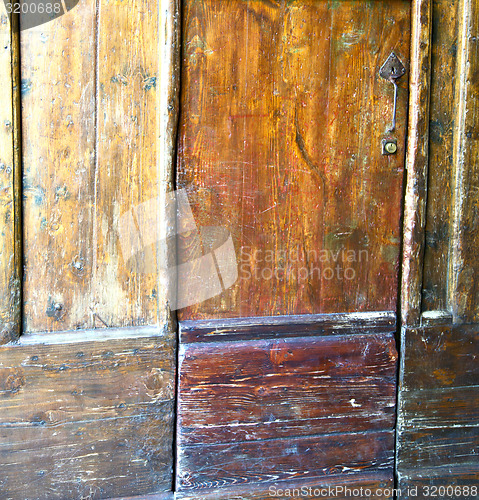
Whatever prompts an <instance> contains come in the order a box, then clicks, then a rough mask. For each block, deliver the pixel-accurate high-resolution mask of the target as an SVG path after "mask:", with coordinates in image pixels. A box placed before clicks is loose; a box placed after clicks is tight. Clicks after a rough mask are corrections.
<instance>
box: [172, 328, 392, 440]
mask: <svg viewBox="0 0 479 500" xmlns="http://www.w3.org/2000/svg"><path fill="white" fill-rule="evenodd" d="M396 359H397V354H396V349H395V341H394V335H393V334H388V335H357V336H348V337H323V338H311V337H307V338H290V339H281V340H258V341H249V342H218V343H213V344H203V343H200V344H186V345H182V346H181V347H180V354H179V368H178V369H179V373H180V379H179V394H178V437H177V440H178V446H179V447H180V448H182V447H184V446H186V445H190V444H201V443H203V444H206V443H207V444H214V443H230V442H231V443H232V442H237V441H249V440H253V439H267V438H277V437H285V438H287V437H293V436H301V435H303V436H304V435H311V434H320V433H321V434H326V433H331V432H341V433H345V432H357V431H362V430H373V429H391V428H392V427H393V426H394V421H395V406H396ZM372 394H374V397H371V395H372Z"/></svg>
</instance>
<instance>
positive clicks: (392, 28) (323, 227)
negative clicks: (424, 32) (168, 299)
mask: <svg viewBox="0 0 479 500" xmlns="http://www.w3.org/2000/svg"><path fill="white" fill-rule="evenodd" d="M409 32H410V2H409V1H403V0H393V1H388V2H354V1H344V2H334V3H331V2H326V1H313V0H306V1H301V2H299V1H293V2H286V1H283V0H281V1H277V2H276V1H275V2H262V1H255V0H251V1H248V2H241V1H232V2H216V1H214V0H209V1H208V0H206V1H204V2H193V1H186V2H184V27H183V40H184V52H183V63H184V66H183V86H182V89H183V90H182V97H181V110H182V113H181V116H182V118H181V122H180V135H179V143H178V148H179V149H178V156H179V157H178V186H180V187H184V188H186V189H187V191H188V194H189V198H190V202H191V204H192V209H193V213H194V215H195V218H196V220H197V223H198V224H199V225H200V226H221V227H226V228H228V229H229V230H230V231H231V234H232V236H233V239H234V242H235V245H236V252H237V260H238V264H239V279H238V281H237V282H236V284H235V285H234V286H232V287H231V288H230V289H229V290H228V291H226V292H225V293H223V294H222V295H221V296H219V297H216V298H213V299H210V300H208V301H205V302H203V303H201V304H200V305H197V306H191V307H190V308H187V309H185V310H183V311H181V314H180V318H181V319H182V320H185V319H201V318H210V317H247V316H265V315H267V316H270V315H279V314H283V315H285V314H305V313H331V312H350V311H377V310H395V308H396V298H397V282H398V257H399V245H400V228H399V220H400V213H401V197H402V179H403V162H404V152H405V151H404V149H405V128H406V109H407V78H406V77H404V78H402V79H401V80H399V86H400V89H399V102H398V126H397V130H396V132H395V133H394V134H392V135H393V136H394V137H395V138H397V140H398V146H399V147H398V154H397V155H392V156H383V155H382V154H381V140H382V139H383V138H384V137H386V136H388V134H387V129H388V127H389V125H390V121H391V117H392V97H393V87H392V85H391V84H390V83H389V82H387V81H385V80H382V79H381V78H380V77H379V76H378V72H379V68H380V66H381V65H382V64H383V63H384V62H385V60H386V58H387V57H388V56H389V54H390V52H391V51H392V50H394V51H396V53H397V54H398V55H399V56H400V58H401V60H402V61H403V62H404V64H405V65H406V66H408V59H409ZM390 135H391V134H390ZM196 241H197V240H196V237H195V236H192V237H190V238H188V237H184V238H182V240H181V241H180V243H179V253H180V256H181V257H182V258H186V257H187V256H188V254H189V252H190V251H191V248H192V246H193V245H194V243H195V242H196ZM203 243H205V242H203ZM343 252H344V253H343ZM348 256H349V257H348ZM348 258H349V259H350V260H349V261H348ZM337 266H339V267H340V269H339V270H337V269H336V267H337ZM333 268H334V269H333ZM346 268H348V269H349V271H348V273H349V274H348V276H350V278H351V279H347V278H345V274H344V273H345V269H346ZM326 269H329V270H326ZM331 271H333V275H331ZM335 273H336V274H335Z"/></svg>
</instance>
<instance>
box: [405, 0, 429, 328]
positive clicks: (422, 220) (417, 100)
mask: <svg viewBox="0 0 479 500" xmlns="http://www.w3.org/2000/svg"><path fill="white" fill-rule="evenodd" d="M431 18H432V2H431V0H414V1H413V2H412V10H411V71H410V79H409V81H410V84H409V88H410V92H411V95H410V97H409V126H408V151H407V162H406V168H407V177H406V191H405V202H404V224H403V262H402V286H401V319H402V322H403V324H404V325H417V324H419V321H420V315H421V295H422V277H423V272H422V271H423V259H424V229H425V224H426V216H425V212H426V192H427V167H428V139H429V82H430V70H431V24H432V23H431Z"/></svg>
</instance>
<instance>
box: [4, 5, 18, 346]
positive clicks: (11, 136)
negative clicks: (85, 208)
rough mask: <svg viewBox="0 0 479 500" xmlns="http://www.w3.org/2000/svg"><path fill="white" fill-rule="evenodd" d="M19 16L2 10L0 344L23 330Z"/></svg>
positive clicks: (16, 336) (13, 338)
mask: <svg viewBox="0 0 479 500" xmlns="http://www.w3.org/2000/svg"><path fill="white" fill-rule="evenodd" d="M19 66H20V44H19V31H18V16H16V15H14V14H13V15H12V14H10V15H7V13H6V11H5V10H4V7H3V5H2V7H1V14H0V88H1V89H2V98H1V100H0V221H1V225H0V227H1V229H0V291H1V294H0V344H3V343H6V342H9V341H12V340H15V339H17V338H18V337H19V335H20V330H21V272H22V238H21V236H22V229H21V198H22V195H21V178H22V167H21V138H20V71H19Z"/></svg>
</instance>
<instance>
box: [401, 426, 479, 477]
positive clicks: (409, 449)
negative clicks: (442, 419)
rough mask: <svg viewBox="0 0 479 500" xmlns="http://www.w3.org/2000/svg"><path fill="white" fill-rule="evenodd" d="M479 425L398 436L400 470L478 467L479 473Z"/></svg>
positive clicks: (420, 431)
mask: <svg viewBox="0 0 479 500" xmlns="http://www.w3.org/2000/svg"><path fill="white" fill-rule="evenodd" d="M478 446H479V433H478V431H477V426H473V427H464V426H461V427H449V428H438V429H436V428H422V429H421V428H419V429H413V430H411V431H405V430H401V431H400V432H399V433H398V450H397V460H398V464H399V465H400V470H401V471H403V470H408V469H412V468H417V469H421V468H432V467H443V466H450V467H456V466H458V465H461V464H475V467H476V468H478V469H477V470H478V471H479V455H478V454H477V449H478Z"/></svg>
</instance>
